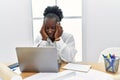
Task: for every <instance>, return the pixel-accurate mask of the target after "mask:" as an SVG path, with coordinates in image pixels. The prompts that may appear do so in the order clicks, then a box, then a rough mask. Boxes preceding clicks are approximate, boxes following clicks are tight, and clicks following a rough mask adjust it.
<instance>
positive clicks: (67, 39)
mask: <svg viewBox="0 0 120 80" xmlns="http://www.w3.org/2000/svg"><path fill="white" fill-rule="evenodd" d="M63 37H64V38H63V39H64V40H63V39H62V38H60V40H59V41H56V48H57V50H58V52H59V53H58V54H59V56H60V58H61V59H62V60H63V61H65V62H72V61H73V59H74V57H75V54H76V52H77V50H76V49H75V41H74V38H73V36H72V35H70V34H69V35H65V36H63Z"/></svg>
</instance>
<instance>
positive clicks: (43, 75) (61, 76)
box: [24, 70, 81, 80]
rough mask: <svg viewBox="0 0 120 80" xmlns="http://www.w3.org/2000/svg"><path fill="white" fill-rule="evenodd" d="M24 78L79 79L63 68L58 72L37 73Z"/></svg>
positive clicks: (35, 79) (48, 79)
mask: <svg viewBox="0 0 120 80" xmlns="http://www.w3.org/2000/svg"><path fill="white" fill-rule="evenodd" d="M24 80H81V79H79V78H78V77H77V76H76V73H75V72H73V71H69V70H65V71H62V72H59V73H38V74H35V75H33V76H31V77H28V78H26V79H24Z"/></svg>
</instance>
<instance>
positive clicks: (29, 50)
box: [16, 47, 59, 72]
mask: <svg viewBox="0 0 120 80" xmlns="http://www.w3.org/2000/svg"><path fill="white" fill-rule="evenodd" d="M16 53H17V57H18V63H19V67H20V71H21V72H23V71H31V72H58V71H59V68H58V61H57V50H56V48H53V47H17V48H16Z"/></svg>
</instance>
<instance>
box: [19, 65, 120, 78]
mask: <svg viewBox="0 0 120 80" xmlns="http://www.w3.org/2000/svg"><path fill="white" fill-rule="evenodd" d="M65 64H66V63H62V64H61V68H60V71H63V70H64V69H62V67H63V66H64V65H65ZM82 64H89V65H92V69H95V70H99V71H102V72H106V71H105V67H104V64H103V63H82ZM106 73H108V72H106ZM34 74H36V73H35V72H24V73H22V74H21V76H22V77H23V79H24V78H27V77H29V76H32V75H34ZM108 74H110V75H112V76H113V78H114V79H115V80H120V66H119V70H118V72H117V73H115V74H113V73H108Z"/></svg>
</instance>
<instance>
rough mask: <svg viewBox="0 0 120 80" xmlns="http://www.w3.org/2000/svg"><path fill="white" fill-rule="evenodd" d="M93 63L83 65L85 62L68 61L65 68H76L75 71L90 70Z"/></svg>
mask: <svg viewBox="0 0 120 80" xmlns="http://www.w3.org/2000/svg"><path fill="white" fill-rule="evenodd" d="M90 67H91V65H83V64H74V63H68V64H67V65H65V66H64V67H63V68H64V69H68V70H75V71H81V72H88V71H89V70H90Z"/></svg>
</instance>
